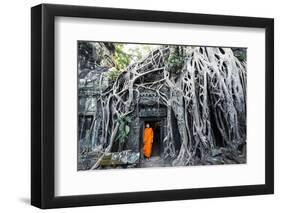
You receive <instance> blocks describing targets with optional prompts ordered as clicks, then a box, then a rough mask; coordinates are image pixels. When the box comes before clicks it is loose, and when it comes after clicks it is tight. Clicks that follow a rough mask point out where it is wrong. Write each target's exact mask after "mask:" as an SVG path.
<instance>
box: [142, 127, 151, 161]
mask: <svg viewBox="0 0 281 213" xmlns="http://www.w3.org/2000/svg"><path fill="white" fill-rule="evenodd" d="M152 143H153V129H152V128H151V127H150V126H149V124H146V128H145V129H144V134H143V144H144V146H143V154H144V156H145V157H146V158H147V160H149V159H150V156H151V149H152Z"/></svg>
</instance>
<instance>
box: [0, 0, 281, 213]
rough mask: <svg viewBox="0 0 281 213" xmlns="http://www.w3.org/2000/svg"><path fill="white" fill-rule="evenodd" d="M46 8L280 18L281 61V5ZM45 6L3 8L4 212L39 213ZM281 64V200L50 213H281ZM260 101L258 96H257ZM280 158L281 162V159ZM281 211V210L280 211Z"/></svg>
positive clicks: (0, 113) (111, 3)
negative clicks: (40, 35) (36, 160)
mask: <svg viewBox="0 0 281 213" xmlns="http://www.w3.org/2000/svg"><path fill="white" fill-rule="evenodd" d="M45 2H46V3H63V4H81V5H93V6H107V7H127V8H139V9H154V10H172V11H183V12H197V13H199V12H201V13H211V14H227V15H245V16H265V17H274V18H275V37H276V39H275V59H278V58H279V57H280V55H281V52H280V51H281V49H280V40H279V37H280V36H281V25H280V20H281V14H280V6H279V5H278V4H277V2H278V1H270V0H267V1H245V0H235V1H228V2H226V1H225V0H222V1H220V0H212V1H208V0H206V1H200V0H197V1H186V0H184V1H180V0H173V1H167V2H164V1H163V0H160V1H151V0H150V1H146V0H142V1H131V0H122V1H121V0H119V1H117V0H107V1H102V0H101V1H94V0H88V1H86V0H80V1H74V0H69V1H66V0H64V1H63V0H60V1H47V0H46V1H45ZM39 3H41V1H32V0H30V1H28V2H27V1H3V2H2V4H1V13H0V14H1V19H0V22H1V33H0V36H1V51H0V58H1V83H0V87H1V88H0V92H1V100H2V103H1V106H0V107H1V109H0V118H1V119H0V120H1V133H2V134H1V136H2V137H1V154H0V163H1V164H0V165H1V176H0V179H1V181H0V196H1V197H0V200H1V205H0V210H1V212H14V211H15V212H17V211H18V212H38V211H39V210H38V209H36V208H34V207H31V206H29V204H28V203H29V196H30V7H31V6H33V5H36V4H39ZM280 69H281V64H280V61H279V60H276V62H275V70H276V75H275V82H276V86H275V91H276V92H275V109H276V110H275V118H276V119H275V131H276V134H275V162H276V164H275V172H276V175H275V179H276V181H275V195H264V196H251V197H236V198H219V199H203V200H202V199H201V200H192V201H173V202H161V203H160V202H158V203H146V204H126V205H114V206H102V207H85V208H72V209H58V210H50V211H52V212H53V211H54V212H75V211H79V212H80V211H81V212H93V211H96V212H98V211H102V212H113V211H114V212H124V213H126V212H132V211H140V212H148V211H151V210H152V209H153V211H156V212H157V211H162V212H171V211H178V212H187V211H188V212H207V211H208V212H225V211H227V212H229V213H230V212H238V211H239V212H241V211H242V212H246V211H250V212H257V211H258V212H265V211H268V212H269V211H271V212H277V209H279V208H280V206H281V204H280V199H281V196H280V193H281V185H280V184H281V170H280V162H281V156H280V148H281V146H280V144H278V142H279V141H280V139H281V137H280V134H278V132H279V131H278V130H279V128H280V125H281V123H280V107H281V102H280V101H281V99H280V92H279V91H280V90H281V86H278V85H277V82H280V80H281V76H280V72H278V70H280ZM257 95H258V94H257ZM278 155H279V156H278ZM279 211H280V210H279Z"/></svg>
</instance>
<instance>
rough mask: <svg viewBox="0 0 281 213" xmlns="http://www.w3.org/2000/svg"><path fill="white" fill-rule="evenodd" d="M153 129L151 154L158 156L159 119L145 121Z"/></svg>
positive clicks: (159, 142) (159, 138) (159, 140)
mask: <svg viewBox="0 0 281 213" xmlns="http://www.w3.org/2000/svg"><path fill="white" fill-rule="evenodd" d="M147 123H149V125H150V126H151V128H152V129H153V133H154V136H153V144H152V152H151V156H160V153H161V152H160V149H161V121H160V120H158V121H150V122H147Z"/></svg>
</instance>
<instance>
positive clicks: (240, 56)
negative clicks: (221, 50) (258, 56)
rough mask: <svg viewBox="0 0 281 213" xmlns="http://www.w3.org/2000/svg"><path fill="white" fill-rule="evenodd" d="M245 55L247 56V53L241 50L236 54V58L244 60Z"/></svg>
mask: <svg viewBox="0 0 281 213" xmlns="http://www.w3.org/2000/svg"><path fill="white" fill-rule="evenodd" d="M246 57H247V54H246V52H245V51H241V52H240V53H239V54H238V55H237V58H238V59H239V60H240V61H246Z"/></svg>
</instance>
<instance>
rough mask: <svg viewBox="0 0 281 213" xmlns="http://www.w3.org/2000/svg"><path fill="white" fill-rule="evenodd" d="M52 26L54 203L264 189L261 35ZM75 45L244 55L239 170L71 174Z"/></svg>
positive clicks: (194, 28)
mask: <svg viewBox="0 0 281 213" xmlns="http://www.w3.org/2000/svg"><path fill="white" fill-rule="evenodd" d="M55 23H56V25H55V32H56V35H55V48H56V50H55V54H56V55H55V79H56V82H55V88H56V101H55V103H56V107H55V112H56V128H55V135H56V136H55V153H56V154H55V156H56V157H55V165H56V172H55V175H56V178H55V186H56V187H55V195H57V196H63V195H79V194H80V195H81V194H93V193H96V194H99V193H114V192H133V191H149V190H167V189H182V188H204V187H217V186H235V185H236V186H237V185H251V184H264V183H265V179H264V178H265V173H264V168H265V166H264V162H265V160H264V150H265V149H264V145H265V143H264V138H265V126H264V116H265V115H264V114H265V108H264V106H265V98H264V96H265V95H264V94H265V83H264V79H265V77H264V76H265V71H264V67H265V60H264V58H265V54H264V52H265V30H264V29H253V28H237V27H217V26H216V27H215V26H213V27H210V26H209V27H206V26H203V27H202V26H198V25H183V24H167V23H147V22H132V21H112V20H102V19H81V18H79V19H78V18H65V17H59V18H57V19H56V22H55ZM73 29H75V30H73ZM97 29H98V30H97ZM127 32H130V33H127ZM143 32H145V34H144V33H143ZM205 35H208V38H206V37H205ZM77 40H97V41H100V40H103V41H119V42H141V43H151V42H154V43H155V42H156V43H168V44H175V43H176V44H193V45H209V46H231V45H232V46H235V47H247V48H248V49H247V97H248V100H247V102H248V104H247V164H242V165H224V166H190V167H173V168H153V169H152V168H145V169H126V170H121V171H120V170H103V171H97V170H95V171H87V172H77V131H76V130H77ZM65 76H67V79H65ZM256 94H259V95H256ZM257 115H260V116H257ZM175 174H176V177H175ZM206 174H208V178H206ZM159 177H161V178H159ZM112 178H114V180H115V181H112ZM143 180H149V181H143ZM74 183H76V184H74ZM77 183H79V184H77ZM89 183H91V184H89ZM116 183H118V184H116Z"/></svg>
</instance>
